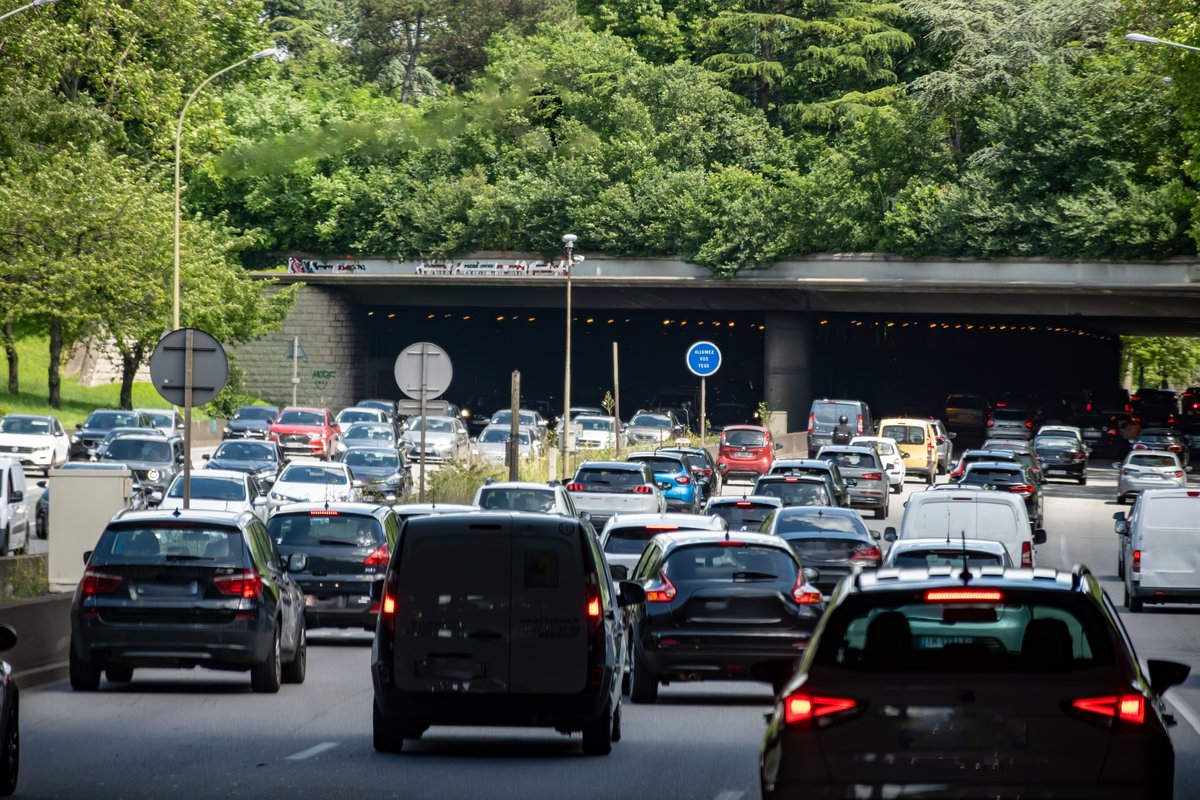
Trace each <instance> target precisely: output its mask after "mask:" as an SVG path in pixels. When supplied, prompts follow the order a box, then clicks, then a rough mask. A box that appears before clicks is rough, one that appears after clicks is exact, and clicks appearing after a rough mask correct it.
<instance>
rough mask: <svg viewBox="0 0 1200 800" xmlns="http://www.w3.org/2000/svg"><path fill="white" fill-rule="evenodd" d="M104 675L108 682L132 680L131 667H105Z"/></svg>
mask: <svg viewBox="0 0 1200 800" xmlns="http://www.w3.org/2000/svg"><path fill="white" fill-rule="evenodd" d="M104 677H105V678H107V679H108V682H109V683H129V682H130V681H131V680H133V667H125V666H119V665H118V666H111V667H105V669H104Z"/></svg>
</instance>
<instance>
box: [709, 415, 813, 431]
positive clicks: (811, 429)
mask: <svg viewBox="0 0 1200 800" xmlns="http://www.w3.org/2000/svg"><path fill="white" fill-rule="evenodd" d="M815 424H816V415H815V414H813V413H811V412H810V413H809V415H808V432H809V433H812V432H813V425H815ZM722 435H724V434H722Z"/></svg>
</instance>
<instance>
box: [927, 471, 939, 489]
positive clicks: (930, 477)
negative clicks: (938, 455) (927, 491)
mask: <svg viewBox="0 0 1200 800" xmlns="http://www.w3.org/2000/svg"><path fill="white" fill-rule="evenodd" d="M936 480H937V477H936V476H935V475H934V470H933V469H932V468H930V469H928V470H926V471H925V485H926V486H933V484H934V481H936Z"/></svg>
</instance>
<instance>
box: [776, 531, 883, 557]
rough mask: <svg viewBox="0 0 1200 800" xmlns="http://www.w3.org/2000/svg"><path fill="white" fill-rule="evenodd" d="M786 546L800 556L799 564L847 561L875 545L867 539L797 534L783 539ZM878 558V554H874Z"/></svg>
mask: <svg viewBox="0 0 1200 800" xmlns="http://www.w3.org/2000/svg"><path fill="white" fill-rule="evenodd" d="M784 538H785V539H786V540H787V543H788V546H789V547H791V548H792V550H793V551H794V552H795V553H796V555H798V556H800V563H802V564H806V565H807V564H808V563H809V562H810V561H849V560H850V559H851V558H853V557H854V555H855V554H856V553H858V552H861V551H863V550H870V549H871V548H872V547H875V546H876V545H875V543H874V542H873V541H871V540H869V539H863V538H854V537H850V536H820V535H813V534H804V533H797V534H793V535H791V536H785V537H784ZM875 556H878V552H876V553H875Z"/></svg>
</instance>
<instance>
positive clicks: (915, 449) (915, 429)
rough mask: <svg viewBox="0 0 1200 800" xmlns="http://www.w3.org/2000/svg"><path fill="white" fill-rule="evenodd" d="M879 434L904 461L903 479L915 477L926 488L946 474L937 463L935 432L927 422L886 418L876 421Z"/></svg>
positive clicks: (943, 468) (929, 422) (907, 418)
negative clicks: (895, 448) (925, 485)
mask: <svg viewBox="0 0 1200 800" xmlns="http://www.w3.org/2000/svg"><path fill="white" fill-rule="evenodd" d="M879 435H880V436H882V437H884V438H885V439H891V440H892V441H894V442H895V443H896V447H897V448H899V449H900V457H901V458H903V459H904V470H905V476H906V477H907V476H910V475H916V476H918V477H920V478H921V479H923V480H924V481H925V483H926V484H927V485H929V486H933V484H934V482H935V481H936V480H937V476H938V475H940V474H942V473H944V472H945V471H946V467H945V466H943V465H942V464H941V463H940V461H939V455H940V451H939V450H938V441H937V431H936V430H935V429H934V427H933V423H932V422H931V421H930V420H928V419H919V418H915V417H890V418H888V419H884V420H880V422H879Z"/></svg>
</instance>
